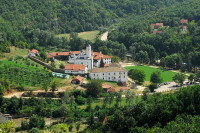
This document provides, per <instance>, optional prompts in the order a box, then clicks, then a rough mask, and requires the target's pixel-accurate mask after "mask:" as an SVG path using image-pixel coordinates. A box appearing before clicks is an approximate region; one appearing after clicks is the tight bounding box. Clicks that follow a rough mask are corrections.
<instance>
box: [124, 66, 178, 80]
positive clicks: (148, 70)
mask: <svg viewBox="0 0 200 133" xmlns="http://www.w3.org/2000/svg"><path fill="white" fill-rule="evenodd" d="M125 69H126V70H128V71H129V70H131V69H139V70H143V71H144V72H145V74H146V77H145V81H150V77H151V74H152V73H153V72H156V71H159V72H160V73H161V77H162V79H163V83H164V82H168V81H172V77H173V76H174V75H175V72H172V71H168V70H162V69H160V68H153V67H148V66H130V67H125Z"/></svg>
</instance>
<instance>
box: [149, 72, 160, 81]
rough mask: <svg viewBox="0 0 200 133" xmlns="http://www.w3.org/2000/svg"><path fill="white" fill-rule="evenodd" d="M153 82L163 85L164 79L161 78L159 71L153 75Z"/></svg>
mask: <svg viewBox="0 0 200 133" xmlns="http://www.w3.org/2000/svg"><path fill="white" fill-rule="evenodd" d="M151 82H153V83H161V82H162V78H161V75H160V72H159V71H156V72H153V73H152V74H151Z"/></svg>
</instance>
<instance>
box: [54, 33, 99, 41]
mask: <svg viewBox="0 0 200 133" xmlns="http://www.w3.org/2000/svg"><path fill="white" fill-rule="evenodd" d="M98 33H99V31H98V30H95V31H87V32H80V33H78V37H80V38H82V39H85V40H90V41H92V42H94V41H95V39H96V37H97V34H98ZM57 37H66V38H68V39H69V37H70V34H59V35H57Z"/></svg>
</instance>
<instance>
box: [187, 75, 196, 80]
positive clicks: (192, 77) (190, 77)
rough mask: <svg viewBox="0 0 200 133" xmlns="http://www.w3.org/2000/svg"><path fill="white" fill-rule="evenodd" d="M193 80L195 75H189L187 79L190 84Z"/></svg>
mask: <svg viewBox="0 0 200 133" xmlns="http://www.w3.org/2000/svg"><path fill="white" fill-rule="evenodd" d="M195 78H196V76H195V74H190V76H189V77H188V79H189V81H190V82H193V81H194V80H195Z"/></svg>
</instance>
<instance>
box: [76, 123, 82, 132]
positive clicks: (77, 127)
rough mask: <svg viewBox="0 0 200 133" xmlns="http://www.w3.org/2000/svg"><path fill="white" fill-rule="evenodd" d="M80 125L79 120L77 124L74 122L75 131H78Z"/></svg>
mask: <svg viewBox="0 0 200 133" xmlns="http://www.w3.org/2000/svg"><path fill="white" fill-rule="evenodd" d="M80 125H81V123H80V122H78V123H77V124H76V131H77V132H78V131H79V129H80Z"/></svg>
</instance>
